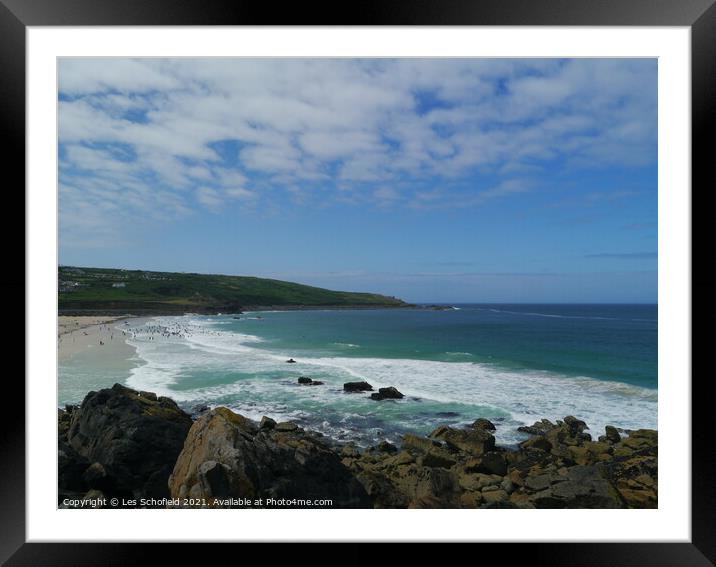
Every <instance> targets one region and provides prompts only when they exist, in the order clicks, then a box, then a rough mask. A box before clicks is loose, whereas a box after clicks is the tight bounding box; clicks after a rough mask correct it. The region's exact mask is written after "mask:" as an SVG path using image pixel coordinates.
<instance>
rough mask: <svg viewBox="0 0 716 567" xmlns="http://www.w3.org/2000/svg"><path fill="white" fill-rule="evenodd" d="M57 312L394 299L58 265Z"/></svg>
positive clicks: (391, 303)
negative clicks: (58, 310)
mask: <svg viewBox="0 0 716 567" xmlns="http://www.w3.org/2000/svg"><path fill="white" fill-rule="evenodd" d="M58 278H59V309H60V311H61V312H91V311H92V312H109V311H111V312H127V313H184V312H195V313H215V312H224V313H231V312H236V311H239V310H240V309H243V308H247V307H252V306H306V307H320V306H336V307H349V306H356V307H370V306H375V307H400V306H404V305H406V304H405V303H404V302H403V301H401V300H400V299H396V298H394V297H387V296H384V295H378V294H373V293H352V292H346V291H331V290H327V289H321V288H318V287H311V286H307V285H301V284H297V283H291V282H284V281H279V280H270V279H264V278H253V277H246V276H222V275H215V274H187V273H174V272H148V271H142V270H116V269H104V268H77V267H71V266H61V267H60V268H59V270H58Z"/></svg>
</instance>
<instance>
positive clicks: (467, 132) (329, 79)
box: [59, 58, 656, 218]
mask: <svg viewBox="0 0 716 567" xmlns="http://www.w3.org/2000/svg"><path fill="white" fill-rule="evenodd" d="M59 85H60V92H61V100H60V102H59V136H60V142H61V143H62V144H63V146H64V147H66V148H67V151H66V153H65V154H64V155H61V162H60V166H61V177H62V180H63V181H64V182H66V184H67V185H68V186H73V187H75V189H76V191H72V192H70V193H67V194H66V195H64V196H63V198H65V199H81V198H82V199H83V198H85V196H84V195H83V194H82V191H92V190H95V191H99V189H96V188H97V187H104V189H102V191H105V193H106V195H107V197H106V198H107V199H110V198H115V200H113V201H111V202H112V203H113V206H116V207H122V206H125V208H131V209H132V210H133V211H134V214H138V213H139V212H140V211H145V212H146V214H151V215H156V214H161V210H160V211H157V210H156V208H157V207H159V208H160V209H161V208H162V207H166V210H165V212H166V213H167V214H166V215H165V216H169V217H170V218H171V217H172V216H173V215H177V214H180V215H183V214H187V212H188V211H189V210H190V209H191V208H192V206H196V203H199V205H200V206H201V207H204V208H208V209H209V210H218V208H219V207H221V206H222V205H223V204H225V203H227V202H230V201H239V200H243V201H245V200H247V199H252V200H254V201H256V200H257V199H260V196H261V194H263V193H264V191H263V190H264V189H267V188H273V189H278V190H283V191H286V192H287V193H288V192H289V189H288V188H289V187H290V188H291V189H290V193H291V194H292V195H294V196H295V195H296V194H297V192H298V191H300V190H304V191H306V192H308V194H310V192H311V191H312V187H313V186H312V184H320V185H321V186H322V187H326V186H331V185H332V186H333V187H336V188H337V190H336V191H335V197H334V198H335V199H340V200H341V201H342V202H355V203H365V202H368V201H369V200H370V198H369V195H372V196H373V198H372V201H373V202H374V203H377V204H379V205H380V206H385V205H386V204H387V203H389V202H390V201H391V200H392V201H395V202H397V201H398V199H391V198H387V195H388V193H386V191H388V190H387V189H385V188H387V187H393V188H395V187H397V186H398V185H400V184H404V185H407V186H410V185H412V186H413V192H414V193H415V194H414V195H413V202H414V203H422V205H421V206H428V205H430V206H433V205H434V206H452V204H453V203H455V202H458V201H460V200H461V202H462V203H463V204H464V205H465V204H470V205H471V206H476V205H479V204H481V203H483V202H485V201H487V200H490V199H493V198H497V197H507V196H509V195H511V194H514V193H517V192H518V190H516V189H514V187H516V185H510V184H511V183H512V184H513V183H518V182H516V181H511V180H506V181H504V182H503V183H502V184H500V185H498V186H496V187H494V188H493V189H489V190H486V191H483V192H482V193H480V192H479V191H475V192H474V193H473V195H472V196H471V198H469V199H465V198H464V195H462V194H455V193H454V192H451V191H450V184H451V183H453V182H456V181H459V180H461V179H465V178H467V177H468V176H470V175H472V174H473V173H476V172H478V173H480V172H482V173H489V174H491V175H497V174H505V173H509V174H510V175H511V176H514V175H518V176H520V177H521V178H523V177H525V175H527V174H528V173H529V172H537V173H538V172H539V171H540V168H541V167H547V166H549V165H550V162H552V160H555V159H560V160H563V162H564V163H566V164H567V166H568V167H570V166H571V167H605V166H611V165H627V166H630V165H643V164H647V163H650V162H651V161H653V160H654V159H655V156H656V153H655V150H656V64H655V63H654V62H653V61H645V60H625V59H612V60H595V59H575V60H568V61H560V60H539V59H523V60H509V59H484V60H476V59H455V60H445V59H405V60H388V59H375V60H350V59H341V60H338V59H336V60H331V59H313V60H310V59H283V60H281V59H223V58H222V59H170V60H162V59H136V60H132V59H119V58H114V59H103V58H87V59H81V58H71V59H61V60H60V62H59ZM227 143H228V145H225V146H222V144H227ZM118 147H121V148H125V149H126V151H127V152H128V153H129V154H131V159H130V158H129V157H127V156H126V155H122V156H119V155H117V153H116V152H115V153H113V151H114V150H112V148H118ZM79 170H81V171H79ZM81 178H84V179H81ZM428 178H431V179H437V180H442V181H443V182H444V183H440V188H439V189H432V190H425V189H422V188H420V184H421V182H422V181H423V180H425V179H428ZM520 183H522V182H520ZM366 184H372V188H371V191H370V192H369V193H368V194H366V193H365V187H364V186H365V185H366ZM110 186H111V187H113V188H112V189H110V188H109V187H110ZM339 187H340V189H338V188H339ZM511 187H512V189H511ZM120 188H121V191H120V190H119V189H120ZM299 188H301V189H299ZM259 189H261V191H259ZM408 192H409V191H403V190H402V189H401V191H400V194H401V195H403V194H406V193H408ZM105 193H102V194H105ZM458 193H459V192H458ZM191 195H194V198H193V199H192V198H191ZM405 197H406V198H407V197H408V195H407V194H406V195H405ZM122 199H126V203H124V205H123V201H122ZM294 200H295V201H296V202H304V201H306V198H296V199H294ZM84 203H85V204H84V205H83V206H86V202H84ZM220 203H221V204H220ZM76 208H79V205H78V206H77V207H76ZM97 210H99V211H103V210H104V209H103V208H102V207H98V209H97ZM98 214H99V213H98Z"/></svg>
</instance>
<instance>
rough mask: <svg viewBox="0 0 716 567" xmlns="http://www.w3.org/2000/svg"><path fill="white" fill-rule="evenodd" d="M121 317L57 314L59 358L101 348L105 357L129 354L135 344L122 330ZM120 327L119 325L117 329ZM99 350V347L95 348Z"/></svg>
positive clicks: (131, 352) (65, 358) (66, 358)
mask: <svg viewBox="0 0 716 567" xmlns="http://www.w3.org/2000/svg"><path fill="white" fill-rule="evenodd" d="M123 319H126V318H120V317H86V316H80V317H67V316H64V315H61V316H59V317H58V325H57V347H58V348H57V356H58V360H59V361H60V362H62V361H66V360H68V359H69V358H71V357H73V356H74V355H76V354H78V353H80V352H87V351H88V350H89V349H93V350H95V349H102V353H103V355H106V356H108V357H124V358H126V357H129V356H131V355H132V354H134V348H133V347H131V346H130V345H128V344H127V342H126V341H125V336H124V335H123V334H122V331H121V326H122V321H123ZM117 327H120V329H117ZM97 352H99V351H97Z"/></svg>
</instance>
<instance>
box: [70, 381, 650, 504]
mask: <svg viewBox="0 0 716 567" xmlns="http://www.w3.org/2000/svg"><path fill="white" fill-rule="evenodd" d="M476 417H478V416H476ZM587 429H588V428H587V424H586V423H584V422H583V421H581V420H579V419H577V418H575V417H573V416H567V417H565V418H564V419H563V420H558V421H557V422H556V423H552V422H550V421H548V420H541V421H539V422H536V423H535V424H534V425H532V426H528V427H523V428H521V430H522V431H523V432H524V433H525V434H526V435H527V436H528V438H527V439H526V440H525V441H523V442H522V443H520V445H519V446H518V447H515V448H505V447H499V446H497V445H496V444H495V438H494V435H493V433H492V432H493V431H495V425H494V424H492V423H491V422H490V421H488V420H486V419H481V418H479V417H478V419H476V420H475V422H474V423H473V424H472V425H471V426H469V427H466V428H455V427H450V426H440V427H438V428H437V429H435V430H434V431H433V432H432V433H430V435H428V436H427V437H423V436H418V435H411V434H407V435H405V436H403V439H402V443H401V445H400V447H398V446H396V445H393V444H390V443H388V442H383V443H380V444H378V445H376V446H374V447H370V448H367V449H359V448H358V447H356V446H354V445H352V444H338V443H336V442H333V441H331V440H329V439H327V438H325V437H323V436H322V435H321V434H320V433H316V432H311V431H306V430H304V429H302V428H301V427H299V426H298V425H297V424H295V423H292V422H284V423H276V422H274V421H273V420H272V419H270V418H268V417H266V418H264V419H263V420H262V421H261V422H260V423H257V422H254V421H252V420H249V419H247V418H245V417H243V416H241V415H238V414H235V413H234V412H232V411H231V410H229V409H228V408H224V407H217V408H214V409H208V408H204V410H203V411H202V412H201V414H200V415H197V416H194V418H192V417H191V416H189V415H188V414H187V413H185V412H184V411H182V410H181V409H180V408H179V407H178V406H177V405H176V404H175V403H174V402H173V401H172V400H170V399H169V398H166V397H157V396H156V395H155V394H153V393H151V392H138V391H135V390H132V389H129V388H127V387H125V386H122V385H119V384H115V385H114V386H113V387H112V388H110V389H105V390H101V391H99V392H90V393H89V394H87V396H86V397H85V399H84V401H83V402H82V404H81V405H80V406H70V407H67V408H65V409H61V410H59V412H58V450H59V484H60V486H59V502H58V504H59V505H60V506H62V507H66V506H73V507H77V506H81V505H82V504H80V503H82V502H85V503H88V507H89V506H90V504H89V503H92V504H91V505H92V506H94V505H98V506H101V507H104V506H106V507H110V506H109V505H108V504H107V502H108V500H107V499H109V498H121V499H122V500H121V502H129V503H130V504H128V505H130V506H136V507H142V504H141V499H142V498H145V499H154V500H151V501H150V504H146V505H145V506H146V507H152V506H159V507H168V506H171V507H177V506H178V507H234V506H242V507H244V506H245V505H246V504H245V502H246V500H247V499H249V500H250V501H252V502H254V501H256V500H258V499H262V502H264V501H267V500H268V499H274V500H275V501H281V502H286V503H288V504H286V505H291V504H290V503H291V502H292V501H294V500H301V501H307V500H310V501H312V502H316V501H320V502H321V504H320V506H322V507H333V508H655V507H657V501H658V496H657V494H658V493H657V484H658V474H657V450H658V435H657V432H656V431H653V430H646V429H640V430H636V431H631V432H628V433H627V434H622V433H620V432H619V431H618V430H617V429H616V428H614V427H611V426H608V427H607V428H606V431H605V433H604V435H601V436H599V437H598V439H597V440H594V439H592V437H591V435H590V434H589V433H587ZM169 500H171V502H169ZM314 505H315V504H314Z"/></svg>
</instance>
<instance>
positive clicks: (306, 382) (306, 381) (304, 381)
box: [298, 376, 323, 386]
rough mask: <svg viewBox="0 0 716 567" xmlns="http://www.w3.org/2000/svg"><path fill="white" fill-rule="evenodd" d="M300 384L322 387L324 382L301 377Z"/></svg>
mask: <svg viewBox="0 0 716 567" xmlns="http://www.w3.org/2000/svg"><path fill="white" fill-rule="evenodd" d="M298 383H299V384H301V385H302V386H322V385H323V382H321V381H320V380H313V379H312V378H306V377H305V376H301V377H300V378H299V379H298Z"/></svg>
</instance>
